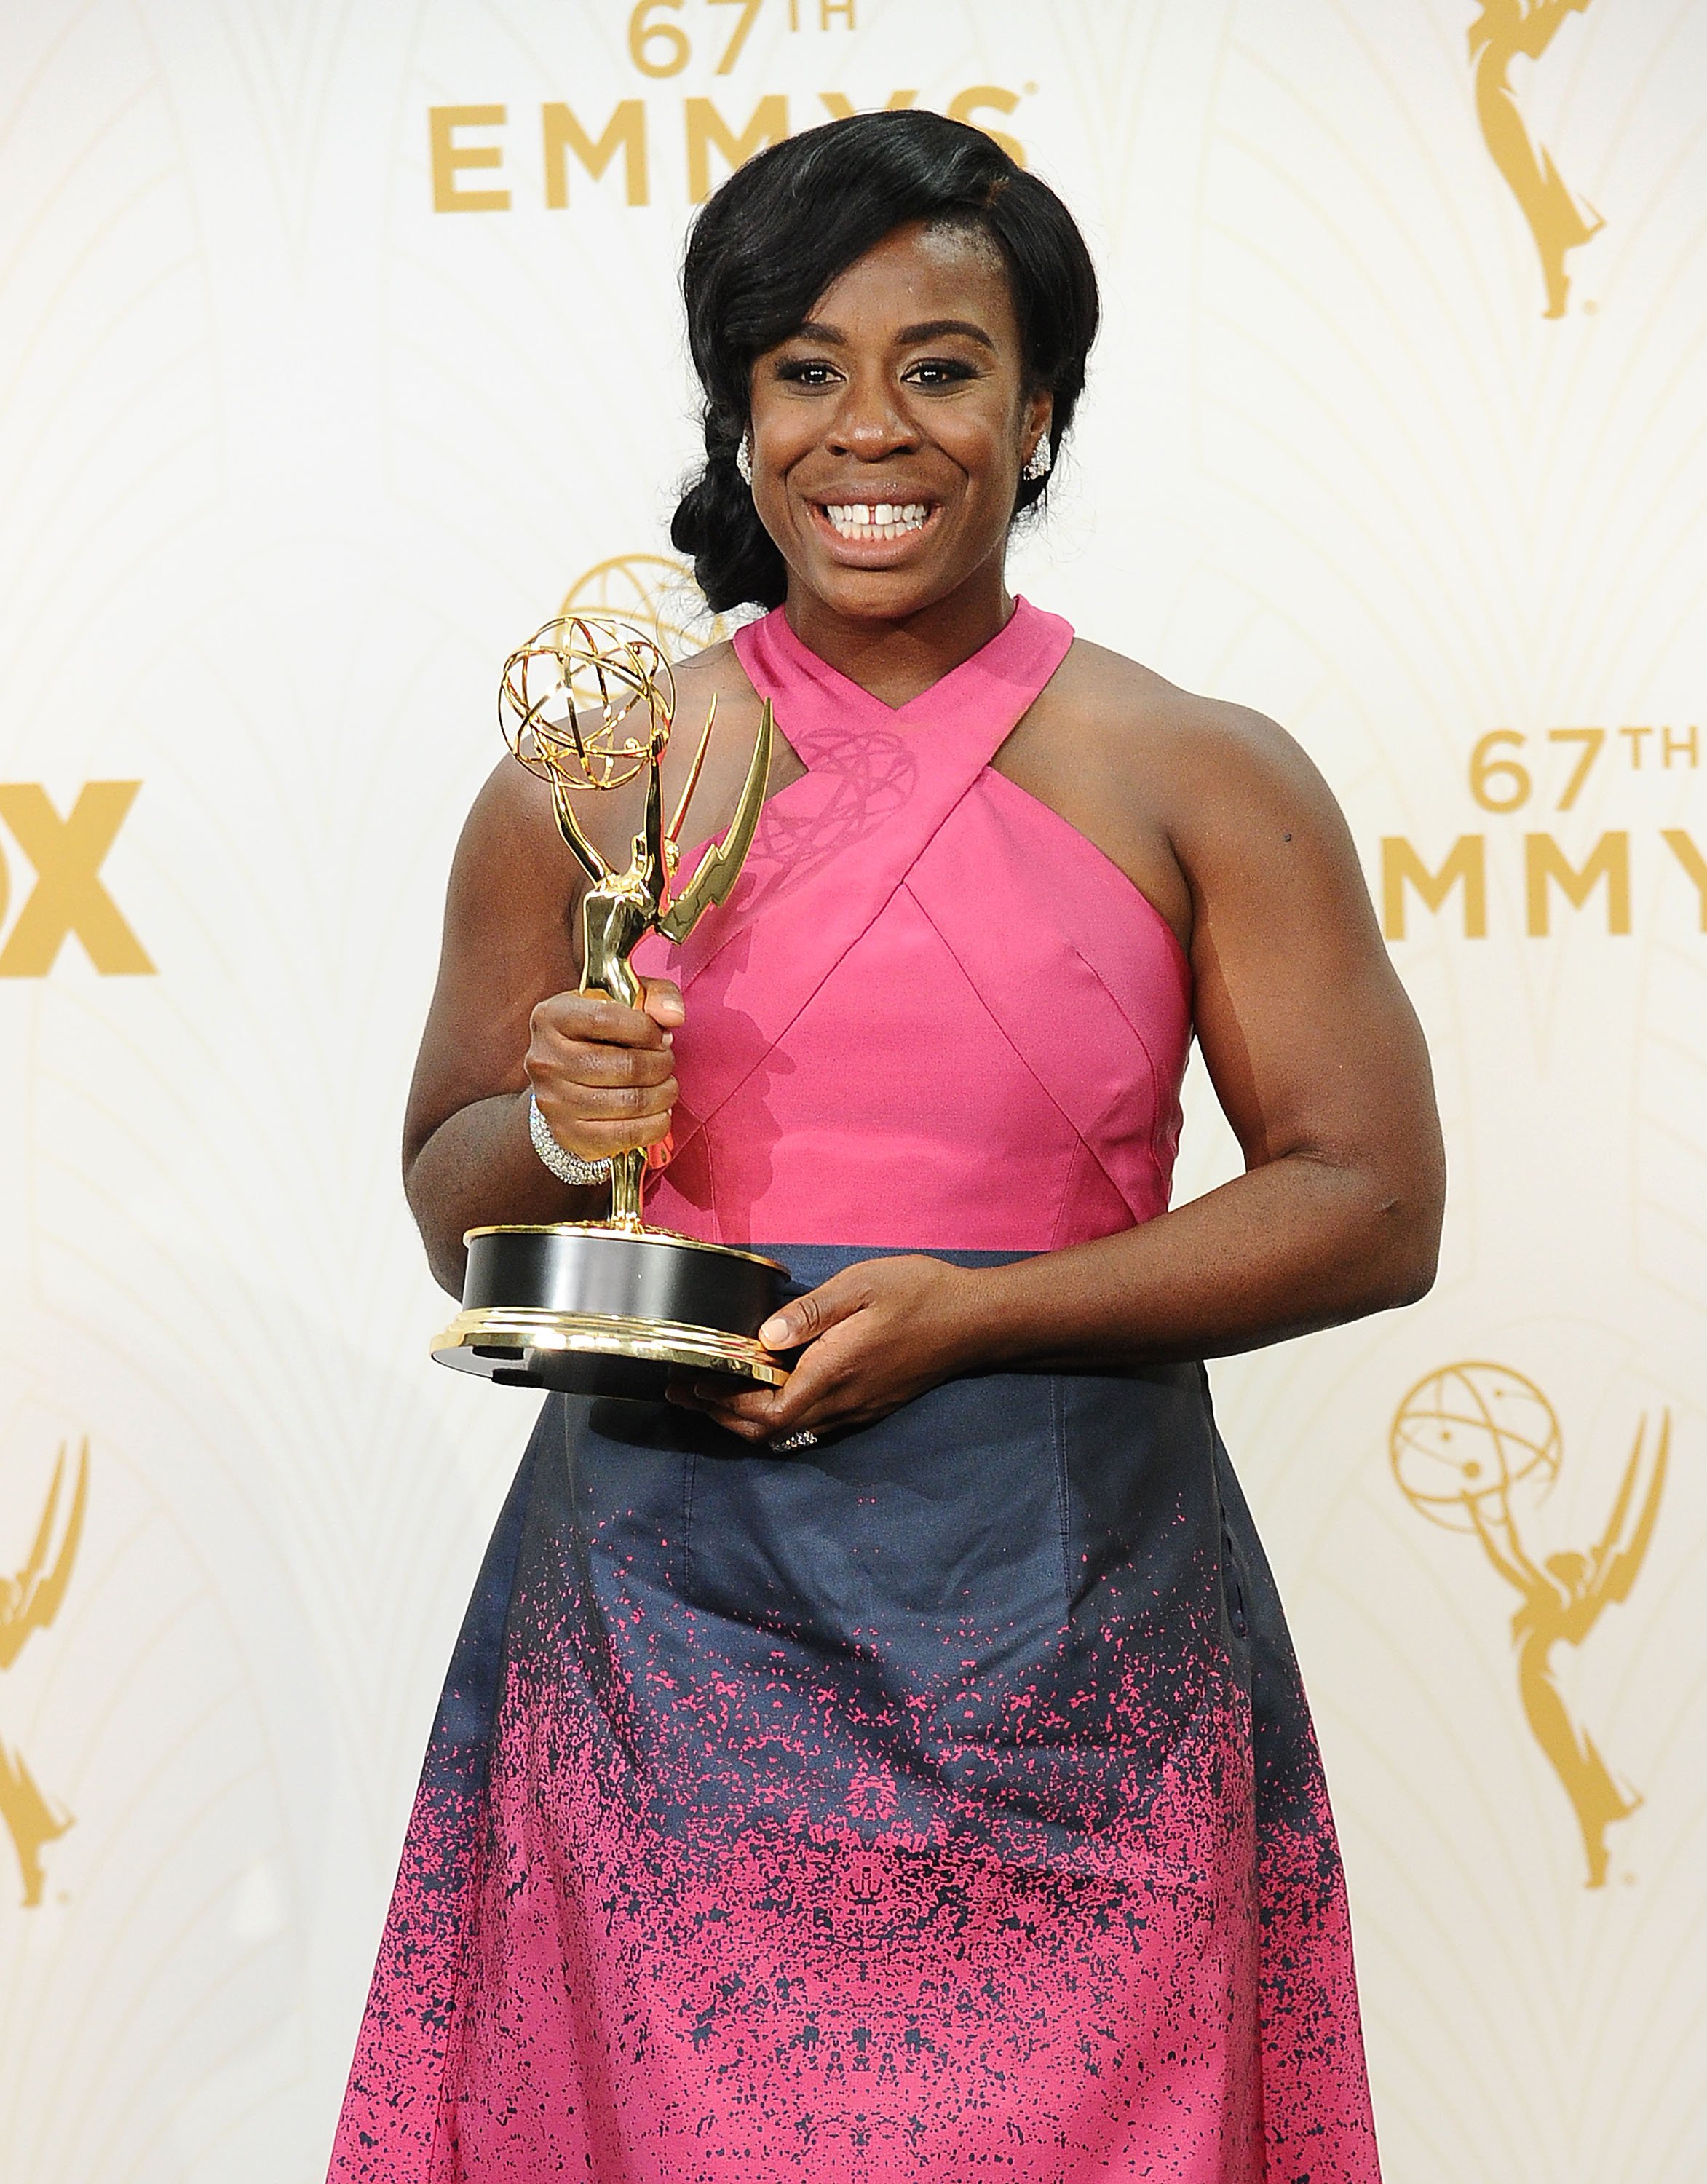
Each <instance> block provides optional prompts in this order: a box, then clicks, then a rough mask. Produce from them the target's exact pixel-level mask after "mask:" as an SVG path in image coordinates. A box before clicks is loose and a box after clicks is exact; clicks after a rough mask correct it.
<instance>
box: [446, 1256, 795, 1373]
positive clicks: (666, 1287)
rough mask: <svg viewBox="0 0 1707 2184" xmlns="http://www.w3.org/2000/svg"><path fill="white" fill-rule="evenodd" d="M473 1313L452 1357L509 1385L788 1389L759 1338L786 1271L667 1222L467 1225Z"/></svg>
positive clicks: (451, 1335)
mask: <svg viewBox="0 0 1707 2184" xmlns="http://www.w3.org/2000/svg"><path fill="white" fill-rule="evenodd" d="M463 1240H464V1243H465V1244H466V1245H468V1273H467V1275H466V1276H465V1278H464V1282H463V1293H462V1305H463V1308H462V1310H461V1311H460V1312H459V1313H458V1314H457V1316H456V1318H454V1319H453V1321H452V1322H451V1323H450V1325H449V1326H448V1328H447V1329H445V1331H444V1333H443V1334H442V1335H440V1337H439V1338H438V1340H437V1341H436V1342H435V1343H434V1345H433V1351H432V1354H433V1356H434V1357H436V1358H437V1360H438V1362H439V1363H440V1364H441V1365H450V1366H453V1367H454V1368H456V1369H457V1370H458V1371H459V1372H463V1373H480V1374H481V1375H482V1376H483V1377H484V1378H485V1379H488V1380H495V1381H497V1382H498V1385H500V1386H501V1387H509V1388H553V1389H556V1390H560V1391H561V1392H562V1393H564V1394H565V1395H574V1396H614V1397H615V1398H616V1399H617V1400H618V1401H627V1402H636V1403H656V1402H661V1401H663V1398H664V1388H665V1386H666V1385H667V1384H668V1382H669V1379H670V1373H671V1372H672V1371H675V1370H685V1371H688V1372H693V1373H723V1374H726V1375H727V1376H728V1377H729V1379H731V1380H734V1381H745V1382H747V1383H748V1385H755V1384H756V1385H760V1386H764V1387H767V1388H780V1387H781V1385H782V1383H783V1382H784V1381H785V1380H786V1379H787V1377H788V1372H787V1367H786V1366H785V1365H782V1364H780V1363H779V1362H777V1360H776V1357H774V1356H773V1355H772V1354H771V1352H770V1351H768V1350H766V1349H765V1346H764V1345H763V1344H762V1343H761V1342H759V1340H758V1335H759V1329H760V1328H761V1327H762V1326H763V1325H764V1324H765V1321H766V1320H767V1319H768V1318H770V1315H771V1313H772V1312H775V1311H776V1307H778V1305H780V1304H781V1301H782V1298H783V1295H784V1290H785V1287H786V1284H787V1279H788V1273H787V1268H784V1267H781V1266H779V1265H778V1264H777V1263H776V1260H774V1259H765V1258H761V1257H760V1256H759V1254H758V1253H757V1252H756V1251H731V1250H730V1249H729V1247H728V1246H727V1245H722V1244H701V1243H698V1242H696V1241H695V1240H693V1239H692V1237H688V1236H672V1235H670V1234H668V1233H667V1232H666V1231H664V1230H662V1229H618V1228H614V1227H607V1226H604V1225H603V1224H600V1223H577V1222H567V1221H565V1222H558V1223H554V1224H553V1226H551V1227H549V1228H545V1227H538V1228H532V1227H509V1228H495V1229H470V1230H469V1232H468V1234H467V1235H466V1236H465V1237H464V1239H463Z"/></svg>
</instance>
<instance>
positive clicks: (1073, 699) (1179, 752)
mask: <svg viewBox="0 0 1707 2184" xmlns="http://www.w3.org/2000/svg"><path fill="white" fill-rule="evenodd" d="M1050 694H1051V696H1052V697H1054V696H1056V695H1057V694H1059V704H1060V709H1061V710H1060V720H1059V729H1060V730H1061V731H1064V732H1065V733H1067V734H1068V735H1070V736H1071V737H1073V738H1075V739H1076V740H1081V742H1082V744H1083V746H1084V748H1085V751H1086V755H1087V757H1090V758H1092V760H1093V763H1097V764H1099V765H1100V766H1109V767H1114V768H1117V769H1119V770H1120V772H1124V773H1126V775H1127V777H1128V778H1130V779H1143V780H1145V781H1147V782H1148V783H1153V784H1154V788H1155V790H1156V791H1157V792H1158V794H1159V797H1160V798H1161V799H1163V800H1164V802H1165V804H1167V805H1173V804H1174V802H1175V800H1176V797H1178V796H1182V795H1183V796H1184V797H1185V798H1186V799H1187V801H1188V805H1189V807H1191V808H1195V809H1197V810H1198V811H1201V810H1202V804H1201V799H1202V798H1203V797H1204V794H1205V793H1206V792H1211V793H1218V796H1219V797H1220V798H1225V799H1228V801H1229V803H1230V805H1235V806H1245V807H1247V808H1248V806H1249V805H1250V804H1251V803H1252V802H1256V803H1259V804H1260V803H1263V802H1266V801H1269V800H1271V799H1279V800H1280V801H1282V802H1286V801H1288V800H1291V799H1303V800H1304V801H1306V802H1309V801H1315V800H1317V799H1325V800H1326V804H1327V805H1328V806H1329V807H1330V808H1334V807H1333V799H1332V794H1331V793H1330V792H1329V790H1328V788H1327V785H1326V783H1325V782H1324V781H1323V779H1322V777H1321V773H1320V772H1318V771H1317V769H1316V767H1315V765H1314V763H1313V762H1312V760H1310V758H1309V755H1308V754H1307V753H1306V752H1305V751H1304V749H1303V747H1302V746H1301V745H1300V744H1298V742H1297V740H1296V739H1295V738H1293V737H1292V736H1290V735H1288V734H1287V732H1286V730H1285V729H1284V728H1283V727H1281V725H1280V723H1279V722H1278V721H1272V720H1271V719H1270V718H1269V717H1268V716H1267V715H1266V714H1265V713H1259V712H1257V711H1256V710H1254V708H1253V707H1251V706H1248V705H1233V704H1232V703H1230V702H1229V701H1228V700H1226V699H1221V698H1205V697H1202V696H1199V695H1198V694H1197V693H1196V692H1195V691H1192V690H1186V689H1182V688H1181V687H1180V685H1179V684H1178V683H1176V682H1169V681H1168V679H1167V677H1165V676H1164V675H1159V674H1158V673H1157V672H1156V671H1155V670H1154V668H1152V667H1146V666H1143V664H1142V663H1141V662H1139V661H1138V660H1129V659H1127V658H1126V656H1125V655H1124V654H1121V653H1118V652H1111V651H1109V649H1108V648H1107V647H1106V646H1104V645H1100V644H1092V643H1089V642H1088V641H1087V640H1086V639H1084V638H1076V639H1075V641H1074V643H1073V648H1072V650H1071V651H1070V653H1069V655H1067V658H1066V659H1065V660H1064V661H1063V663H1062V666H1061V668H1060V671H1059V673H1058V674H1057V676H1056V677H1055V681H1054V683H1052V684H1051V686H1050ZM1181 816H1185V814H1184V813H1183V812H1182V814H1181Z"/></svg>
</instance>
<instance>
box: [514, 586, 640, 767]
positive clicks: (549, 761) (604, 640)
mask: <svg viewBox="0 0 1707 2184" xmlns="http://www.w3.org/2000/svg"><path fill="white" fill-rule="evenodd" d="M675 715H676V678H675V677H674V676H673V675H672V674H671V673H670V662H669V660H667V659H666V658H665V657H664V653H663V651H662V649H660V647H659V643H658V642H657V640H656V638H653V637H651V636H649V635H648V633H647V632H646V631H644V630H642V629H637V628H636V627H635V626H634V624H633V623H632V622H626V621H619V620H618V619H617V618H616V617H615V616H613V615H586V614H577V615H560V616H558V617H557V618H556V620H554V621H548V622H547V623H545V624H544V626H543V627H542V628H539V629H537V630H536V631H535V632H534V633H533V635H532V636H531V638H529V639H528V640H527V643H525V644H523V645H519V646H518V647H517V648H516V649H515V650H514V652H513V653H511V655H509V659H508V660H505V662H504V663H503V679H502V680H501V681H500V682H499V684H498V726H499V727H500V728H501V729H502V730H503V739H504V741H505V743H506V744H509V748H510V750H511V751H512V752H513V753H514V755H515V757H517V758H518V759H520V761H521V763H522V764H523V765H524V766H525V767H526V768H527V770H528V772H530V773H532V774H536V775H537V776H538V777H539V778H540V779H541V780H542V781H549V782H551V783H553V784H554V785H555V786H557V787H559V788H566V789H570V790H574V789H586V788H591V789H605V788H622V787H623V786H624V785H625V784H626V783H628V782H631V781H632V780H634V779H635V778H636V777H637V776H638V775H639V774H642V773H643V772H645V771H646V770H647V768H648V766H652V765H653V764H654V763H655V762H656V760H659V759H660V758H661V757H662V756H663V755H664V746H665V745H666V744H668V743H669V741H670V723H671V721H673V720H674V718H675Z"/></svg>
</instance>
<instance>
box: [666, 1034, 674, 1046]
mask: <svg viewBox="0 0 1707 2184" xmlns="http://www.w3.org/2000/svg"><path fill="white" fill-rule="evenodd" d="M675 1044H676V1034H675V1033H674V1032H673V1031H667V1032H665V1034H664V1045H666V1046H674V1045H675Z"/></svg>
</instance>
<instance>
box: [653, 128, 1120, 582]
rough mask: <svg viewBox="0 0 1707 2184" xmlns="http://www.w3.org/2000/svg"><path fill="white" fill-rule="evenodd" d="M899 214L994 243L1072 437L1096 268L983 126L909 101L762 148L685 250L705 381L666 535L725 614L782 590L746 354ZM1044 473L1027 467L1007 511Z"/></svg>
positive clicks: (1059, 206)
mask: <svg viewBox="0 0 1707 2184" xmlns="http://www.w3.org/2000/svg"><path fill="white" fill-rule="evenodd" d="M909 220H927V221H930V222H931V223H933V224H942V225H948V226H964V227H966V228H969V229H971V230H974V231H981V232H982V233H984V234H987V236H989V237H990V238H991V239H992V241H993V242H994V243H995V244H996V245H997V247H998V248H999V250H1000V251H1001V253H1002V257H1003V259H1004V263H1005V265H1006V266H1007V270H1008V279H1009V285H1010V287H1011V288H1012V291H1013V297H1014V309H1015V316H1016V317H1017V319H1018V320H1019V326H1020V346H1021V350H1022V353H1023V355H1024V358H1025V365H1026V375H1027V378H1028V380H1029V382H1030V387H1031V391H1034V392H1035V391H1037V390H1046V391H1047V392H1048V393H1049V394H1050V395H1052V396H1053V397H1054V412H1053V415H1052V416H1051V419H1050V423H1049V439H1050V444H1051V448H1052V449H1053V450H1055V451H1059V448H1060V444H1061V442H1062V440H1063V439H1064V438H1065V436H1066V433H1067V430H1068V427H1069V426H1070V425H1071V423H1072V421H1073V410H1074V408H1075V405H1076V404H1077V401H1078V398H1079V396H1080V394H1081V392H1082V391H1083V388H1084V384H1085V359H1086V357H1087V354H1088V353H1089V350H1090V346H1091V343H1092V341H1093V339H1094V337H1095V335H1096V331H1097V314H1098V300H1097V276H1096V273H1095V271H1094V270H1093V267H1092V265H1091V255H1090V253H1089V251H1088V250H1087V248H1085V239H1084V237H1083V236H1081V234H1080V232H1079V230H1078V228H1077V226H1076V224H1075V222H1074V220H1073V216H1072V214H1070V212H1069V211H1068V210H1067V208H1066V207H1065V205H1064V204H1063V203H1061V200H1060V199H1059V198H1058V197H1057V196H1056V195H1055V193H1054V191H1053V190H1052V189H1051V188H1050V187H1048V184H1047V183H1046V182H1041V181H1038V180H1037V176H1036V175H1031V174H1027V173H1026V170H1025V169H1024V168H1023V167H1021V166H1020V165H1018V164H1016V163H1015V161H1014V160H1012V159H1009V157H1008V154H1007V153H1005V152H1004V151H1003V150H1002V148H1001V147H1000V146H999V145H998V144H997V143H995V142H993V139H991V138H990V137H988V136H986V135H985V134H984V133H983V131H981V130H979V129H973V128H970V127H968V126H967V125H966V124H965V122H961V121H950V120H946V119H945V118H944V117H943V116H942V114H928V113H925V112H923V111H920V110H918V109H901V110H898V111H892V112H884V113H881V114H853V115H851V116H850V117H848V119H847V120H842V121H830V122H826V123H825V124H824V125H823V126H822V127H821V128H817V129H809V130H807V131H805V132H804V133H803V135H801V136H791V137H789V138H787V140H785V142H782V143H781V144H774V145H772V146H771V147H770V148H769V149H768V150H767V151H764V152H761V153H759V154H758V156H757V157H756V158H755V159H749V160H748V162H747V164H745V165H744V166H742V167H739V168H737V170H736V171H735V173H734V174H732V175H731V176H730V178H729V180H728V181H726V182H725V183H724V184H723V186H722V187H721V188H720V190H718V191H717V192H716V193H715V194H714V196H713V197H711V198H709V199H708V201H707V202H706V203H705V204H704V205H703V207H702V208H701V209H700V211H699V213H698V216H697V217H696V219H695V220H694V223H693V226H692V231H691V232H690V234H689V236H688V238H687V253H686V255H685V257H684V259H683V261H682V269H681V292H682V300H683V302H684V304H686V306H687V339H688V346H689V348H690V351H691V352H692V358H693V365H694V369H695V370H696V371H697V372H698V375H699V383H700V385H701V387H703V389H704V393H705V409H704V426H705V467H704V468H703V471H701V472H700V473H699V475H698V477H696V478H695V479H694V480H693V482H692V484H691V485H690V486H689V487H688V488H687V492H686V493H684V494H683V495H682V498H681V504H680V506H679V507H678V508H677V509H676V516H675V520H674V521H673V522H672V523H671V525H670V538H671V540H672V541H673V542H674V543H675V545H676V548H677V549H678V550H679V551H680V552H681V553H684V554H691V555H692V559H693V573H694V576H695V577H696V579H697V580H698V584H699V588H700V589H701V590H702V591H703V593H704V594H705V597H706V599H707V601H708V602H709V604H710V605H711V606H712V607H713V608H714V610H718V611H722V610H725V609H726V608H730V607H737V606H742V605H745V604H748V602H752V603H754V604H758V605H759V606H762V607H774V606H779V605H781V602H782V599H783V596H784V594H785V593H786V591H787V570H786V568H785V566H784V564H783V560H782V556H781V554H780V553H779V552H778V551H777V549H776V545H775V543H774V542H773V541H772V539H771V538H770V533H769V532H767V531H766V530H765V526H764V525H763V524H762V523H761V522H760V521H759V515H758V511H757V510H755V508H754V507H753V495H752V493H750V492H749V491H748V487H747V486H746V485H745V484H744V483H743V482H742V477H741V475H740V473H739V471H737V469H736V466H735V459H736V456H737V453H738V452H739V449H740V447H741V443H742V440H743V439H744V438H745V437H746V433H747V427H748V404H749V389H750V386H751V382H752V373H753V365H754V363H755V362H756V361H757V359H759V357H760V356H762V355H763V354H765V351H766V350H767V349H771V348H776V345H777V343H779V342H783V341H786V340H787V338H788V337H789V335H790V334H792V332H793V331H795V329H796V328H797V327H798V326H801V325H803V323H804V321H805V320H806V318H807V315H808V314H809V312H810V310H811V309H812V306H813V305H814V304H815V303H816V302H817V300H818V298H820V296H821V295H822V294H823V293H824V291H825V290H826V288H827V287H829V286H830V285H831V282H832V281H835V280H836V279H837V277H838V276H839V275H841V274H842V273H844V272H845V271H846V270H847V269H848V266H850V265H852V264H853V261H854V260H855V259H857V258H861V257H863V256H864V255H865V253H866V252H867V251H868V250H870V249H871V248H874V247H875V245H876V244H877V243H879V242H881V241H882V240H883V238H884V237H885V236H886V235H888V234H891V233H892V231H894V230H895V229H896V228H898V227H899V226H904V224H905V223H906V222H908V221H909ZM1045 484H1046V481H1045V480H1044V479H1042V478H1025V477H1022V478H1021V479H1020V489H1019V493H1018V495H1017V497H1016V499H1015V513H1016V514H1017V513H1018V511H1019V510H1020V509H1023V508H1027V507H1029V506H1030V505H1031V504H1032V503H1033V502H1034V501H1036V500H1037V499H1038V498H1039V496H1040V495H1041V494H1042V493H1043V490H1044V487H1045Z"/></svg>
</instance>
